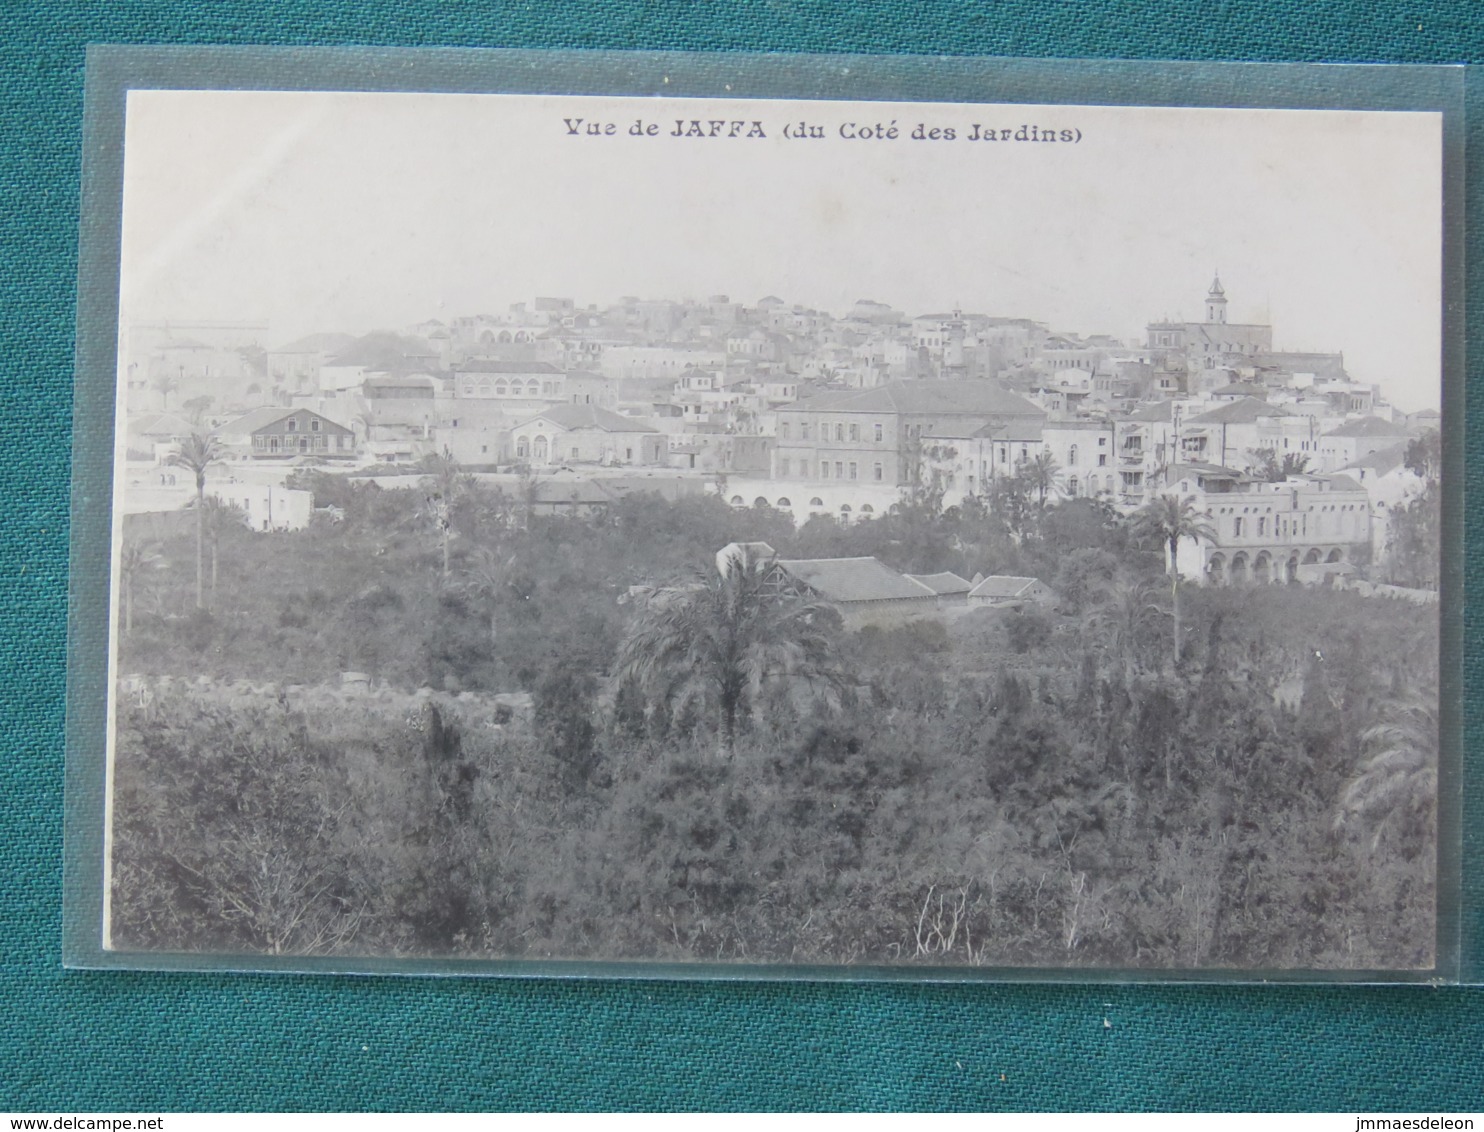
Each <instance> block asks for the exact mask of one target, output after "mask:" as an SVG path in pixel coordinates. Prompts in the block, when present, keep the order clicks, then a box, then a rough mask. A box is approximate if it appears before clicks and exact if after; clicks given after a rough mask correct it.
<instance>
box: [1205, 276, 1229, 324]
mask: <svg viewBox="0 0 1484 1132" xmlns="http://www.w3.org/2000/svg"><path fill="white" fill-rule="evenodd" d="M1206 321H1207V322H1225V321H1226V292H1225V291H1223V290H1222V289H1221V275H1220V274H1219V273H1218V274H1217V276H1216V277H1215V278H1214V279H1212V280H1211V290H1210V291H1209V292H1207V294H1206Z"/></svg>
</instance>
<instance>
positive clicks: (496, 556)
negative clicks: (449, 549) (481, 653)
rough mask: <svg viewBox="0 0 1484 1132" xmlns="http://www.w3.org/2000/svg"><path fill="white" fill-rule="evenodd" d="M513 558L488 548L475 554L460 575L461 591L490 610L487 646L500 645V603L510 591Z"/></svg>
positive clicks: (511, 555) (513, 566)
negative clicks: (488, 642)
mask: <svg viewBox="0 0 1484 1132" xmlns="http://www.w3.org/2000/svg"><path fill="white" fill-rule="evenodd" d="M514 568H515V556H514V555H513V554H502V553H500V552H499V551H496V550H491V549H490V548H489V547H487V546H482V547H480V548H479V549H478V550H477V551H475V552H474V560H473V561H472V562H470V563H469V565H468V567H467V568H466V569H465V570H464V572H463V584H464V589H465V590H467V591H468V592H469V593H470V594H471V595H473V596H474V597H476V598H478V599H479V600H480V601H482V602H484V603H485V607H486V608H487V609H488V610H489V629H490V645H491V646H492V647H495V648H498V646H499V643H500V600H501V598H502V597H503V596H504V595H505V593H506V591H508V590H509V588H510V572H511V570H513V569H514Z"/></svg>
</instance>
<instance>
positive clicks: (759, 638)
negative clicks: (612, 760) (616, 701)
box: [614, 560, 840, 758]
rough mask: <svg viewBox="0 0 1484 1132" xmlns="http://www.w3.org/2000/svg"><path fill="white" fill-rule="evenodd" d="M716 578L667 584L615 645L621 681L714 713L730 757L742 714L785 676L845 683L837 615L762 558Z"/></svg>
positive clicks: (834, 686)
mask: <svg viewBox="0 0 1484 1132" xmlns="http://www.w3.org/2000/svg"><path fill="white" fill-rule="evenodd" d="M726 566H727V569H726V570H725V572H724V573H722V574H721V575H720V576H719V577H717V578H714V579H711V580H708V581H704V582H697V583H695V584H693V585H691V586H681V587H674V588H671V589H668V590H662V591H660V592H659V593H657V594H656V595H655V596H654V597H653V598H652V599H651V600H650V603H649V605H648V606H647V607H646V608H645V610H644V612H643V613H641V614H640V616H639V618H638V620H637V621H636V622H635V624H634V625H633V627H632V628H631V629H630V631H629V634H628V636H627V637H626V638H625V639H624V642H623V644H622V645H620V646H619V652H618V660H617V664H616V665H615V672H614V675H615V677H616V680H615V683H616V684H617V685H618V686H622V685H623V683H624V682H625V681H626V680H632V681H634V682H635V684H637V685H638V686H639V687H640V688H643V689H645V690H646V691H647V692H648V693H649V694H650V695H651V696H652V697H653V698H654V699H657V700H658V701H660V702H663V703H670V704H673V705H674V706H676V707H677V708H680V707H684V706H686V705H688V704H692V703H699V704H701V705H703V706H704V707H707V708H710V709H711V710H712V711H713V712H714V713H715V718H716V726H717V749H718V751H719V753H720V754H721V756H722V757H723V758H730V757H731V756H732V753H733V751H734V750H735V748H736V738H737V722H738V717H739V716H743V715H744V714H745V713H746V712H747V711H748V710H749V709H750V708H751V706H752V705H754V704H756V703H757V702H758V697H759V695H760V694H761V692H762V690H763V688H764V686H765V685H768V684H770V683H777V682H780V681H795V680H803V681H806V682H807V683H808V684H809V686H810V687H814V686H817V685H818V684H820V683H822V684H823V685H824V686H825V688H826V689H827V690H829V691H831V692H833V691H836V690H838V688H839V686H840V673H839V671H838V669H837V667H836V657H835V638H836V634H837V631H838V629H839V627H840V619H839V614H838V613H837V612H836V611H835V609H834V607H833V606H832V605H830V604H828V603H827V602H819V601H815V600H812V599H810V598H807V597H802V596H799V595H797V594H794V593H791V592H788V591H786V590H780V589H778V588H776V587H775V586H773V585H772V584H771V583H770V581H769V580H768V576H767V569H766V563H763V564H751V563H746V562H744V561H741V560H733V561H731V562H729V563H727V564H726Z"/></svg>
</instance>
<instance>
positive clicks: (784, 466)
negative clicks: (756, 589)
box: [778, 459, 788, 476]
mask: <svg viewBox="0 0 1484 1132" xmlns="http://www.w3.org/2000/svg"><path fill="white" fill-rule="evenodd" d="M778 474H779V475H780V476H787V475H788V461H787V460H786V459H784V460H779V461H778Z"/></svg>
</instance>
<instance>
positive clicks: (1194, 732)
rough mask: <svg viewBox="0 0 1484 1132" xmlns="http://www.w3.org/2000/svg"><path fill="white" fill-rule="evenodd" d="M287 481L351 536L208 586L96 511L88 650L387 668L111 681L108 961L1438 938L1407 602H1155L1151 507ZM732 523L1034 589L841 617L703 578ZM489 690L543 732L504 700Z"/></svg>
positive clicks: (1329, 597) (160, 659) (128, 661)
mask: <svg viewBox="0 0 1484 1132" xmlns="http://www.w3.org/2000/svg"><path fill="white" fill-rule="evenodd" d="M310 480H311V483H310V486H312V487H313V489H314V490H315V492H316V495H317V502H318V503H320V504H321V505H322V506H333V507H335V508H337V509H338V511H337V514H338V515H339V516H340V517H339V518H337V519H334V520H332V519H331V518H330V517H328V515H325V514H319V515H317V516H316V519H315V521H314V523H313V524H311V526H310V527H309V528H307V529H306V530H303V531H298V532H291V533H277V534H253V533H250V532H248V531H247V530H245V529H240V528H237V527H235V526H233V525H232V524H230V523H228V524H224V525H223V527H222V528H221V529H220V530H219V531H213V532H208V536H207V538H208V540H209V542H210V545H211V546H212V547H215V548H216V555H215V565H214V567H212V568H209V569H208V570H206V571H205V574H204V576H207V577H209V578H210V579H211V581H210V583H209V585H208V591H209V592H208V596H207V599H206V602H205V605H206V608H205V609H203V610H199V611H194V612H193V606H194V603H195V597H196V579H197V574H196V564H197V557H196V544H195V535H196V528H195V524H194V521H193V520H191V519H190V517H189V516H187V517H185V519H186V521H185V522H184V523H182V524H181V525H180V526H179V527H178V528H177V527H175V526H172V525H168V524H167V525H165V526H161V527H156V528H154V529H151V530H144V529H143V528H131V529H130V530H128V531H126V540H127V541H128V543H129V544H130V545H131V546H138V547H140V548H141V550H140V552H139V553H136V554H134V555H133V559H137V560H138V561H139V562H140V563H141V564H140V565H138V566H137V568H135V569H134V570H133V572H132V573H131V574H130V575H129V576H127V577H126V578H125V582H126V585H128V586H129V587H130V592H131V599H130V600H131V604H132V614H131V622H132V623H131V626H130V627H129V629H128V631H127V632H125V633H124V634H123V640H122V646H121V650H122V651H121V671H123V672H125V673H144V674H153V675H157V676H161V675H173V676H178V677H192V678H194V677H198V676H202V675H204V676H207V677H210V678H213V679H215V680H217V681H234V680H235V681H242V680H250V681H255V682H271V683H272V685H273V686H274V687H275V688H281V687H282V686H285V685H314V684H319V683H322V682H327V681H332V680H335V679H336V678H338V675H339V674H340V673H341V672H342V671H346V670H356V671H361V672H365V673H367V674H368V675H369V676H370V677H371V678H372V679H373V680H375V681H378V682H380V683H381V684H382V685H383V686H385V687H386V688H387V689H401V690H402V691H401V692H400V693H398V694H392V693H391V692H390V691H389V692H387V693H386V694H384V695H382V696H380V697H368V698H366V699H364V700H360V701H351V700H345V699H341V700H322V701H310V700H309V699H306V698H305V697H304V696H303V695H300V694H295V693H289V694H281V693H280V694H273V693H271V692H268V691H267V690H266V689H259V691H258V692H256V693H248V694H244V695H240V696H236V697H235V698H234V697H227V696H222V695H215V694H208V692H206V691H201V692H198V693H187V692H183V691H180V690H179V689H178V687H177V688H176V690H172V691H169V692H165V691H162V692H160V693H159V694H157V695H154V696H153V697H149V696H140V697H125V698H124V700H123V701H122V703H121V708H120V718H119V736H118V745H117V756H116V776H117V777H116V782H117V792H116V805H115V827H114V846H115V857H114V865H115V869H114V897H115V899H114V903H113V908H114V923H113V932H114V941H115V943H116V944H117V945H120V946H129V947H143V948H170V949H211V950H252V951H273V952H288V953H293V952H309V951H342V952H351V953H375V954H382V953H395V954H448V953H455V954H469V955H502V956H504V955H526V956H537V955H539V956H547V955H554V956H574V957H575V956H596V957H634V958H666V959H668V958H673V959H686V960H706V959H726V960H745V961H753V962H771V961H788V962H826V963H840V962H851V963H893V962H898V961H902V962H907V961H912V962H919V963H960V964H962V963H970V964H991V963H993V964H1008V963H1014V964H1046V965H1066V964H1103V965H1107V964H1118V965H1138V966H1207V965H1221V966H1241V967H1250V966H1259V967H1275V968H1277V967H1292V966H1305V967H1330V966H1341V967H1352V968H1364V967H1398V966H1402V967H1406V966H1419V965H1420V966H1425V965H1427V964H1429V963H1430V962H1431V957H1432V936H1433V927H1432V925H1433V904H1434V893H1435V884H1434V848H1433V843H1434V816H1433V815H1434V810H1435V793H1436V773H1437V772H1436V767H1437V737H1436V722H1435V703H1436V695H1437V686H1438V682H1437V681H1438V673H1437V661H1436V657H1437V621H1436V614H1435V612H1434V609H1435V607H1425V608H1418V607H1415V606H1411V605H1409V604H1407V603H1402V602H1395V601H1391V600H1385V599H1375V598H1363V597H1360V596H1358V595H1355V594H1352V593H1343V592H1331V591H1324V590H1314V589H1307V588H1301V587H1297V586H1272V587H1265V588H1262V589H1229V590H1226V589H1223V590H1211V589H1201V588H1198V587H1194V586H1189V585H1184V586H1180V587H1178V590H1177V591H1175V592H1172V586H1171V584H1170V581H1169V579H1167V578H1166V577H1165V575H1164V573H1163V569H1164V555H1163V554H1162V553H1161V539H1160V537H1159V532H1158V530H1156V529H1153V528H1151V527H1150V526H1149V525H1148V524H1147V523H1132V522H1129V521H1126V520H1124V519H1122V518H1120V517H1119V516H1117V515H1116V514H1115V513H1113V512H1111V511H1110V510H1108V509H1106V508H1104V507H1102V506H1100V505H1098V504H1095V503H1093V502H1090V501H1086V500H1077V501H1071V502H1067V503H1062V504H1059V505H1058V504H1054V503H1052V504H1047V503H1046V502H1045V501H1044V500H1042V499H1038V498H1036V496H1035V493H1034V492H1030V493H1026V492H1022V493H1021V494H1020V496H1019V497H1018V498H1016V497H1015V496H1014V493H1013V491H1012V493H1011V494H1010V496H1008V497H1000V498H992V499H988V500H985V501H983V502H979V501H973V502H971V503H970V504H969V505H966V506H965V507H962V508H956V509H950V510H949V511H946V512H942V511H941V510H940V509H939V508H938V507H937V506H936V504H935V503H933V502H932V501H928V503H927V504H926V505H919V504H918V503H917V502H916V501H911V500H909V505H908V506H907V507H905V508H904V509H903V511H902V513H900V514H893V515H890V516H884V517H882V518H880V519H877V520H874V521H870V522H863V523H857V524H855V525H852V526H850V527H840V526H838V525H836V524H835V523H834V522H833V521H829V520H822V519H815V520H811V521H810V522H809V523H807V524H806V525H805V526H804V527H802V528H801V529H799V530H795V529H794V528H793V526H792V523H791V521H790V520H789V519H788V518H787V517H786V516H783V515H781V514H778V513H777V512H774V511H772V510H770V509H767V508H757V509H754V510H751V511H737V510H733V509H730V508H728V507H726V506H725V505H724V504H722V503H721V501H720V500H719V499H717V498H716V497H714V496H708V497H705V498H695V499H689V500H682V501H680V502H673V503H671V502H665V501H663V500H661V499H658V498H656V497H648V496H646V497H635V498H630V499H627V500H624V501H623V502H621V503H619V504H616V505H615V506H614V507H612V508H611V509H610V510H608V511H607V512H606V513H604V514H601V515H594V516H591V517H586V518H571V517H543V516H539V515H534V514H528V513H527V509H526V508H525V507H523V506H522V504H521V501H520V499H519V498H510V497H506V496H502V495H500V494H499V493H497V492H494V491H492V490H488V489H483V488H480V487H478V486H476V485H475V484H473V483H472V482H471V481H470V480H468V479H467V478H466V477H463V476H462V475H460V474H459V473H458V471H457V469H453V468H447V467H445V468H436V467H435V468H432V469H430V475H429V476H428V477H427V478H426V479H425V480H424V481H421V484H420V486H419V487H417V488H414V489H410V490H405V491H381V490H378V489H376V488H375V487H373V486H368V485H354V484H352V483H351V482H349V481H346V480H344V479H339V478H336V477H332V476H328V475H322V474H314V475H312V476H311V477H310ZM734 540H757V541H766V542H768V543H770V544H771V545H773V546H774V547H775V548H777V549H778V550H779V551H780V552H781V553H783V554H784V555H785V556H798V557H827V556H836V555H864V554H874V555H876V556H878V557H879V558H881V559H882V560H883V561H885V562H887V563H888V564H889V565H891V566H893V567H896V568H899V569H908V570H917V571H925V572H926V571H936V570H945V569H952V570H956V571H958V572H959V573H961V574H964V575H966V576H967V575H972V574H973V573H974V572H976V571H983V572H985V573H1014V574H1027V575H1033V576H1037V577H1041V578H1043V579H1045V580H1046V581H1048V582H1049V583H1050V584H1052V585H1053V587H1054V588H1055V589H1056V590H1057V592H1058V594H1059V595H1060V600H1059V604H1058V606H1057V607H1056V608H1055V609H1054V610H1049V611H1039V612H1038V611H1035V610H1026V611H1024V612H1017V611H1004V610H996V611H974V612H971V613H968V614H965V615H963V616H961V617H958V618H956V619H953V620H951V621H949V622H948V623H947V624H946V625H944V624H940V623H937V622H928V623H918V624H913V625H908V626H904V627H901V628H897V629H877V628H867V629H864V630H860V631H857V632H850V631H847V630H846V629H845V628H844V627H843V626H842V625H841V623H840V622H839V619H838V617H837V616H836V615H835V614H834V613H833V611H832V610H830V609H828V608H822V609H821V608H817V607H816V608H812V609H811V608H805V607H804V606H803V605H802V604H800V605H797V606H788V605H787V604H778V603H784V602H785V599H782V598H776V597H773V598H770V597H769V596H768V595H767V594H765V593H762V592H761V590H760V588H759V587H758V586H757V585H755V584H754V581H755V580H754V579H752V578H751V577H750V576H749V575H747V574H746V573H745V572H736V573H734V574H733V575H730V576H729V577H728V578H726V579H723V578H722V577H720V576H719V575H718V573H717V570H716V567H715V563H714V556H715V553H716V551H717V550H718V548H720V547H721V546H723V545H725V544H726V543H728V542H731V541H734ZM631 586H671V587H676V588H672V589H670V590H667V591H664V592H666V593H668V594H670V595H672V596H671V598H670V599H668V600H646V599H645V598H644V597H643V596H638V595H631V594H630V589H629V588H630V587H631ZM770 601H771V602H773V603H774V604H771V605H770V604H769V602H770ZM1174 601H1178V602H1179V618H1178V620H1176V619H1175V618H1174V617H1173V616H1172V614H1173V613H1174V612H1175V611H1174V609H1173V603H1174ZM1176 625H1178V626H1179V636H1178V637H1175V636H1174V633H1175V626H1176ZM428 686H430V687H431V688H432V689H434V691H433V692H432V693H429V692H427V691H424V692H423V693H422V695H421V697H419V698H415V699H414V698H413V691H414V689H417V688H419V687H428ZM515 691H529V692H532V693H533V694H534V700H535V704H534V716H533V718H532V719H531V720H530V722H529V724H525V725H522V724H519V723H517V724H510V725H506V724H504V723H500V722H496V721H495V720H494V718H493V717H492V716H491V715H490V714H489V705H490V702H491V699H490V697H491V696H492V694H493V693H497V692H515ZM455 693H463V694H462V695H455ZM409 705H411V706H409Z"/></svg>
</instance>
